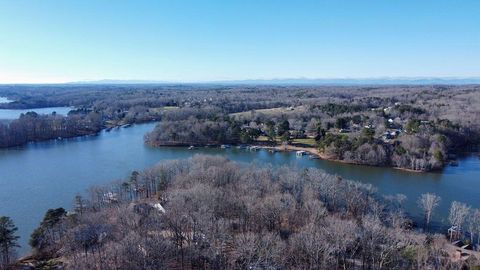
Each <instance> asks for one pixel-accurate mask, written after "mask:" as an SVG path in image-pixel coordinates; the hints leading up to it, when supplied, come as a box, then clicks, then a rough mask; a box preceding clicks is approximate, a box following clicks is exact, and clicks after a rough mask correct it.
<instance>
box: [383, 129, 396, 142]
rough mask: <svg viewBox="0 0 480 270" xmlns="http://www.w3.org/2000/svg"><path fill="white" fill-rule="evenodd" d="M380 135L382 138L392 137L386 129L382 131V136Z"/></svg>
mask: <svg viewBox="0 0 480 270" xmlns="http://www.w3.org/2000/svg"><path fill="white" fill-rule="evenodd" d="M382 137H383V139H384V140H390V139H392V138H393V137H392V134H391V133H390V132H388V131H385V132H384V133H383V136H382Z"/></svg>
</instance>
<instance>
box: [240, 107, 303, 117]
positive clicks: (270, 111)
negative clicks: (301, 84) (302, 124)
mask: <svg viewBox="0 0 480 270" xmlns="http://www.w3.org/2000/svg"><path fill="white" fill-rule="evenodd" d="M304 110H305V108H304V107H303V106H299V107H295V108H294V109H293V110H292V109H289V108H286V107H279V108H271V109H260V110H253V111H255V113H257V114H260V113H261V114H264V115H268V116H273V115H281V114H290V113H293V112H299V111H304ZM250 113H252V111H245V112H238V113H231V114H230V116H233V117H239V116H248V115H249V114H250Z"/></svg>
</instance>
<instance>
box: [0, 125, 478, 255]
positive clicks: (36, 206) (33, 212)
mask: <svg viewBox="0 0 480 270" xmlns="http://www.w3.org/2000/svg"><path fill="white" fill-rule="evenodd" d="M153 127H154V124H143V125H134V126H132V127H131V128H120V129H113V130H112V131H110V132H106V131H103V132H101V133H100V134H99V135H97V136H88V137H81V138H72V139H64V140H57V141H48V142H42V143H31V144H28V145H26V146H24V147H18V148H12V149H6V150H0V216H1V215H6V216H10V217H12V218H13V220H14V221H15V223H16V224H17V226H18V227H19V234H20V235H21V244H22V251H23V252H25V251H26V250H28V246H27V242H28V238H29V235H30V233H31V231H32V230H33V229H34V228H35V227H36V226H37V225H38V223H39V221H40V219H41V218H42V216H43V214H44V213H45V211H46V210H47V209H49V208H53V207H60V206H63V207H66V208H70V207H71V205H72V200H73V197H74V196H75V194H76V193H78V192H84V191H85V190H86V189H87V188H88V187H90V186H92V185H96V184H102V183H109V182H111V181H113V180H116V179H121V178H124V177H127V176H128V175H129V173H130V172H131V171H132V170H134V169H137V170H139V169H142V168H145V167H148V166H151V165H153V164H155V163H157V162H160V161H162V160H169V159H179V158H188V157H190V156H192V155H193V154H195V153H202V154H213V155H224V156H226V157H228V158H229V159H231V160H235V161H239V162H244V163H252V162H254V163H256V164H258V165H259V166H263V165H265V164H271V165H273V166H282V165H292V166H297V167H302V168H304V167H316V168H320V169H323V170H325V171H326V172H328V173H332V174H338V175H340V176H342V177H344V178H347V179H354V180H358V181H361V182H363V183H370V184H372V185H374V186H375V187H377V188H378V190H379V191H380V192H381V193H383V194H396V193H403V194H405V195H407V197H408V200H407V202H406V208H407V210H408V211H409V212H410V214H411V215H412V216H413V217H414V218H415V219H417V220H421V215H420V213H419V211H418V210H417V203H416V200H417V198H418V197H419V196H420V194H422V193H426V192H433V193H436V194H438V195H440V196H441V197H442V201H441V204H440V206H439V208H438V210H437V214H436V215H435V216H434V222H437V225H438V224H439V223H438V222H441V221H442V220H446V215H447V211H448V208H449V205H450V203H451V201H453V200H458V201H462V202H465V203H467V204H470V205H472V206H473V207H480V196H479V190H480V182H479V180H480V159H479V158H478V157H476V156H469V157H465V158H463V159H461V160H460V162H459V166H458V167H447V168H446V169H445V170H444V171H443V172H435V173H412V172H404V171H400V170H394V169H389V168H376V167H367V166H355V165H348V164H342V163H336V162H330V161H324V160H313V159H308V158H307V157H296V156H295V154H294V153H284V152H278V153H270V152H268V151H263V150H260V151H256V152H250V151H248V150H243V149H236V148H231V149H219V148H199V149H196V150H187V149H186V148H174V147H166V148H150V147H148V146H145V145H144V144H143V135H144V134H145V133H146V132H148V131H150V130H151V129H153Z"/></svg>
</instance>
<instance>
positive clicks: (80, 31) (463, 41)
mask: <svg viewBox="0 0 480 270" xmlns="http://www.w3.org/2000/svg"><path fill="white" fill-rule="evenodd" d="M479 14H480V1H478V0H471V1H470V0H462V1H454V0H451V1H443V0H435V1H428V0H423V1H418V0H411V1H410V0H391V1H387V0H378V1H369V0H361V1H360V0H351V1H346V0H331V1H321V0H317V1H306V0H305V1H281V0H276V1H274V0H272V1H267V0H252V1H250V0H242V1H240V0H239V1H233V0H232V1H207V0H205V1H200V0H197V1H182V0H170V1H160V0H158V1H153V0H152V1H142V0H140V1H138V0H135V1H133V0H132V1H122V0H119V1H113V0H111V1H103V0H92V1H89V0H77V1H73V0H63V1H61V0H56V1H53V0H41V1H40V0H31V1H26V0H0V83H13V82H15V83H18V82H25V83H35V82H37V83H44V82H65V81H79V80H99V79H120V80H129V79H132V80H169V81H186V82H187V81H210V80H233V79H271V78H296V77H306V78H365V77H381V76H391V77H398V76H435V77H442V76H458V77H472V76H480V15H479Z"/></svg>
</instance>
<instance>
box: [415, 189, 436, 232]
mask: <svg viewBox="0 0 480 270" xmlns="http://www.w3.org/2000/svg"><path fill="white" fill-rule="evenodd" d="M439 203H440V196H437V195H435V194H433V193H425V194H422V195H421V196H420V198H419V199H418V206H419V207H420V208H421V209H422V210H423V215H424V217H425V230H427V231H428V227H429V225H430V220H431V217H432V214H433V211H434V210H435V208H436V207H437V206H438V204H439Z"/></svg>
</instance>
